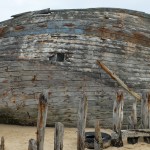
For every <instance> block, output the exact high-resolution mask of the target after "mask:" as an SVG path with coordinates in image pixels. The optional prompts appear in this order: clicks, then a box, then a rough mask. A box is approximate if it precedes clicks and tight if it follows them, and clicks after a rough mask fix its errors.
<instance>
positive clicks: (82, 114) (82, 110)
mask: <svg viewBox="0 0 150 150" xmlns="http://www.w3.org/2000/svg"><path fill="white" fill-rule="evenodd" d="M87 109H88V100H87V97H86V95H85V93H84V94H83V97H82V99H81V101H80V103H79V110H78V124H77V128H78V131H77V150H84V149H85V127H86V118H87Z"/></svg>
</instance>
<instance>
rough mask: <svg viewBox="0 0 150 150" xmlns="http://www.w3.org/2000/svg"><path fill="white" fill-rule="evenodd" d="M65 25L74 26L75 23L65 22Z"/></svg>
mask: <svg viewBox="0 0 150 150" xmlns="http://www.w3.org/2000/svg"><path fill="white" fill-rule="evenodd" d="M64 26H67V27H74V26H75V25H74V24H73V23H65V24H64Z"/></svg>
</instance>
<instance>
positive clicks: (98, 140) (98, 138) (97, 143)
mask: <svg viewBox="0 0 150 150" xmlns="http://www.w3.org/2000/svg"><path fill="white" fill-rule="evenodd" d="M102 149H103V140H102V135H101V131H100V124H99V121H98V120H97V121H96V123H95V139H94V150H102Z"/></svg>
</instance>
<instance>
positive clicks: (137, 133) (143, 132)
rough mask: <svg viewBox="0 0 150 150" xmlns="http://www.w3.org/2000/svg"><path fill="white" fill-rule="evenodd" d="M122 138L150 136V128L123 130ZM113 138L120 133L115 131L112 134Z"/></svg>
mask: <svg viewBox="0 0 150 150" xmlns="http://www.w3.org/2000/svg"><path fill="white" fill-rule="evenodd" d="M121 133H122V138H127V137H131V138H132V137H150V130H149V129H131V130H121ZM111 137H112V139H116V138H117V137H118V134H117V133H116V132H113V133H112V134H111Z"/></svg>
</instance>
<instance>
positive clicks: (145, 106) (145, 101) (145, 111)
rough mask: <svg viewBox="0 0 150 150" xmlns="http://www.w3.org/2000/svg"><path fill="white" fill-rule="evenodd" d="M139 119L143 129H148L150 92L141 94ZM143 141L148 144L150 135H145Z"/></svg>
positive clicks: (149, 122)
mask: <svg viewBox="0 0 150 150" xmlns="http://www.w3.org/2000/svg"><path fill="white" fill-rule="evenodd" d="M141 119H142V123H141V124H142V127H143V129H150V92H149V93H143V94H142V101H141ZM144 141H145V142H146V143H149V144H150V137H145V138H144Z"/></svg>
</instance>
